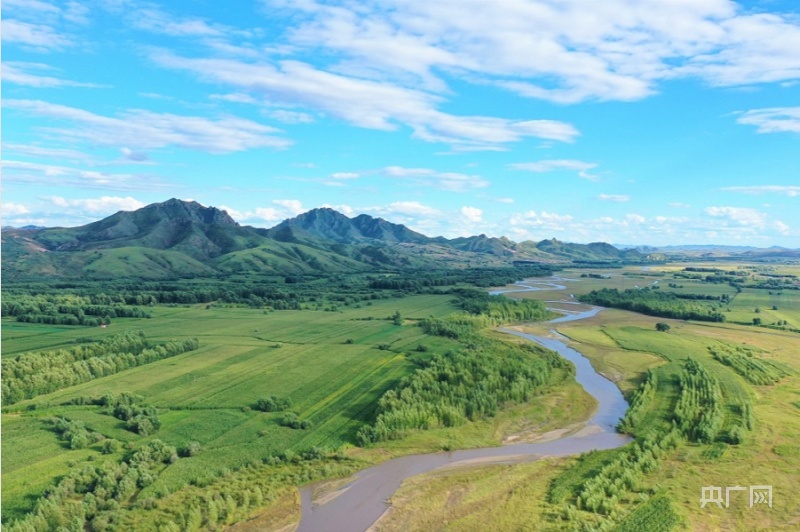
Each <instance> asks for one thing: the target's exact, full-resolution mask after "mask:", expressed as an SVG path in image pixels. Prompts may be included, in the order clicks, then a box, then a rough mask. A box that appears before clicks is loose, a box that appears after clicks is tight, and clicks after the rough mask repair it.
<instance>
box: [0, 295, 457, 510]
mask: <svg viewBox="0 0 800 532" xmlns="http://www.w3.org/2000/svg"><path fill="white" fill-rule="evenodd" d="M450 299H451V298H450V297H449V296H417V297H409V298H404V299H396V300H395V299H393V300H382V301H377V302H375V303H374V304H372V305H368V306H363V307H361V308H354V307H353V308H347V310H346V311H342V312H325V311H309V310H304V311H276V312H269V313H264V312H263V311H261V310H256V309H242V308H213V307H212V308H206V306H205V305H202V306H191V307H155V308H154V309H153V314H154V317H153V318H152V319H119V320H115V322H114V323H113V324H112V325H111V326H110V327H108V329H101V328H98V327H95V328H91V329H87V328H75V327H72V328H69V327H52V326H45V325H36V324H19V323H17V322H13V321H4V324H3V325H4V327H3V335H4V339H3V340H4V341H3V347H4V349H3V350H4V352H5V354H6V356H8V355H9V354H14V353H19V352H20V351H23V350H36V349H41V348H58V347H63V346H69V345H72V343H71V342H72V340H74V339H75V338H77V337H92V338H101V337H103V336H105V335H108V334H110V333H109V331H112V332H122V331H125V330H142V331H144V332H145V333H146V334H147V335H148V338H151V339H154V340H167V339H174V338H176V337H197V338H199V339H200V343H201V348H200V349H198V350H196V351H192V352H188V353H184V354H182V355H178V356H176V357H173V358H170V359H166V360H161V361H158V362H154V363H151V364H147V365H144V366H139V367H136V368H133V369H130V370H127V371H124V372H121V373H118V374H115V375H111V376H108V377H104V378H100V379H96V380H92V381H89V382H86V383H83V384H80V385H77V386H73V387H71V388H68V389H64V390H59V391H57V392H54V393H52V394H49V395H44V396H40V397H37V398H35V399H33V400H29V401H23V402H21V403H18V404H16V405H14V407H13V410H14V411H15V412H14V413H5V414H3V428H4V430H5V431H6V432H5V434H4V436H5V437H4V438H3V510H4V511H3V515H4V519H5V518H8V517H13V516H14V515H17V514H19V512H21V511H23V510H25V509H28V508H30V506H31V504H32V502H33V496H35V495H37V494H41V492H42V491H43V490H44V489H45V488H46V487H47V486H48V485H49V484H51V483H52V482H53V481H54V480H55V479H56V478H58V477H59V476H60V475H63V474H65V473H66V472H67V471H68V470H69V468H70V467H72V466H74V465H75V464H76V463H80V462H84V461H85V460H87V459H89V458H99V456H100V455H99V453H98V451H97V450H98V448H99V446H98V445H95V446H94V448H93V449H82V450H78V451H72V450H68V449H67V448H66V447H65V446H64V445H62V444H61V443H60V442H58V440H57V438H56V434H55V433H54V432H53V431H52V430H50V429H49V428H48V427H47V425H46V424H45V423H44V421H43V420H44V419H45V418H47V417H50V416H53V415H62V416H65V417H67V418H68V419H72V420H80V421H83V422H84V423H85V424H86V426H87V427H88V428H90V429H92V430H94V431H97V432H100V433H101V434H103V435H105V436H106V437H109V438H115V439H117V440H120V441H122V442H131V443H136V444H139V443H140V442H143V441H145V439H142V438H141V437H139V436H137V435H136V434H133V433H131V432H129V431H127V430H125V429H124V424H123V423H122V422H121V421H119V420H118V419H116V418H114V417H112V416H110V415H107V414H105V413H103V409H102V408H101V407H99V406H91V405H87V406H77V405H65V403H69V402H70V401H71V400H72V399H74V398H77V397H99V396H101V395H102V394H103V393H105V392H108V391H112V392H116V393H119V392H120V391H123V390H124V391H130V392H134V393H137V394H139V395H141V396H142V397H143V398H144V400H145V401H146V402H147V403H149V404H152V405H154V406H156V407H158V408H159V409H160V412H161V413H160V418H161V420H162V423H163V427H162V428H161V430H159V431H158V432H157V433H156V434H155V435H153V436H151V437H150V438H152V437H157V438H159V439H161V440H163V441H165V442H166V443H168V444H170V445H174V446H176V447H178V448H180V447H183V446H185V445H187V444H188V443H189V442H191V441H197V442H199V443H200V444H201V446H202V449H203V450H202V452H201V453H200V454H198V455H197V456H196V457H191V458H185V459H182V460H180V461H178V462H176V463H175V464H173V465H172V466H171V467H169V468H167V470H166V471H165V472H164V474H162V475H161V476H160V477H159V480H158V482H157V483H156V484H154V485H152V486H150V487H148V489H147V492H148V493H150V492H152V493H156V492H168V491H174V490H176V489H178V488H180V487H181V486H183V485H185V484H187V483H188V482H190V481H192V480H195V479H197V478H199V477H203V476H208V475H215V474H218V473H219V472H220V471H222V470H225V469H228V470H231V469H236V468H239V467H242V466H243V465H246V464H248V463H250V462H252V461H254V460H261V459H262V458H264V457H266V456H269V455H270V454H273V453H278V452H282V451H285V450H287V449H290V450H295V451H302V450H306V449H310V448H312V447H315V446H319V447H326V448H336V447H340V446H342V445H346V444H349V443H351V442H352V441H353V438H354V434H355V431H356V430H357V429H358V427H360V426H361V425H362V424H363V423H364V422H365V421H366V420H367V419H368V418H369V417H370V415H371V414H372V411H373V409H374V406H375V402H376V400H377V398H378V397H379V396H380V395H381V394H382V393H383V392H384V391H386V390H387V389H388V388H389V387H391V386H393V385H395V384H396V383H397V381H398V380H399V379H400V378H401V377H403V376H405V375H408V374H409V373H410V372H411V371H412V370H413V368H414V364H412V363H411V362H409V361H408V360H407V359H406V357H405V356H403V354H402V353H405V352H411V351H412V350H413V349H415V348H416V347H417V346H418V345H420V344H424V345H425V346H426V347H428V349H429V352H430V353H435V352H441V351H443V350H446V349H448V348H450V347H452V346H454V345H455V344H454V342H452V341H451V340H448V339H445V338H441V337H429V336H426V335H425V334H424V333H423V332H422V330H421V329H420V328H419V327H415V326H414V321H413V320H414V318H422V317H426V316H430V315H434V316H441V315H445V314H448V313H450V312H452V311H453V310H454V309H453V307H452V306H451V303H450ZM395 311H399V312H401V314H402V315H404V316H406V317H407V319H406V325H401V326H397V325H394V324H393V323H392V321H389V320H387V319H386V318H387V317H388V316H390V315H392V314H393V313H394V312H395ZM310 324H313V325H311V326H310ZM380 344H387V345H388V346H389V347H388V348H384V349H379V348H378V346H379V345H380ZM384 347H386V346H384ZM272 394H275V395H279V396H286V397H289V398H290V399H291V400H292V403H293V407H292V410H293V411H295V412H297V413H298V414H299V415H300V417H301V418H303V419H308V420H310V421H311V422H312V423H313V428H312V429H310V430H294V429H291V428H288V427H283V426H281V425H280V424H279V419H280V418H281V417H282V415H283V414H282V413H278V412H275V413H266V412H259V411H256V410H252V407H253V406H254V404H255V403H256V401H257V400H258V399H259V398H261V397H265V396H267V395H272ZM32 450H33V452H32ZM145 495H147V493H145Z"/></svg>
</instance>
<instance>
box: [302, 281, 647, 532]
mask: <svg viewBox="0 0 800 532" xmlns="http://www.w3.org/2000/svg"><path fill="white" fill-rule="evenodd" d="M553 280H559V281H560V280H562V279H560V278H556V279H552V278H551V279H550V280H549V281H536V284H541V285H546V286H550V287H551V288H537V287H533V286H530V285H532V284H534V282H531V281H526V284H525V285H521V284H520V285H519V286H524V287H525V289H523V290H506V291H495V292H492V293H493V294H494V293H502V292H505V293H507V292H516V291H529V290H552V289H553V288H552V287H553V286H560V285H557V284H555V283H553V282H551V281H553ZM564 288H565V287H561V289H564ZM600 310H602V309H601V308H597V307H596V308H592V309H591V310H588V311H586V312H580V313H577V314H571V315H567V316H563V317H561V318H557V319H555V320H552V321H550V322H549V323H553V324H556V323H562V322H565V321H574V320H579V319H584V318H588V317H591V316H594V315H595V314H597V313H598V312H599V311H600ZM501 330H503V331H504V332H506V333H508V334H514V335H516V336H521V337H523V338H527V339H529V340H531V341H533V342H536V343H538V344H540V345H542V346H544V347H546V348H548V349H552V350H553V351H556V352H558V353H559V354H561V356H563V357H564V358H566V359H567V360H569V361H570V362H572V363H573V364H575V380H576V381H577V382H578V383H579V384H581V385H582V386H583V387H584V389H585V390H586V391H587V392H588V393H589V394H590V395H592V396H594V397H595V398H596V399H597V402H598V408H597V411H596V412H595V414H594V415H593V416H592V418H591V419H590V420H589V421H588V423H587V426H586V428H585V429H582V430H581V431H579V432H578V433H577V434H574V435H571V436H566V437H562V438H559V439H555V440H551V441H547V442H541V443H517V444H513V445H504V446H502V447H486V448H481V449H467V450H461V451H450V452H439V453H430V454H418V455H410V456H403V457H401V458H395V459H393V460H388V461H386V462H383V463H381V464H378V465H376V466H373V467H370V468H368V469H364V470H363V471H360V472H358V473H356V474H355V475H354V476H353V477H352V480H351V481H350V482H348V483H347V484H345V485H344V486H343V487H342V488H341V490H340V492H339V494H338V495H336V496H335V497H328V498H327V499H326V500H325V501H324V502H323V503H320V504H317V503H314V502H313V501H312V497H313V490H314V488H315V486H316V485H317V484H310V485H306V486H303V487H302V488H301V489H300V495H301V501H302V518H301V521H300V525H299V527H298V529H297V530H298V531H299V532H317V531H319V532H322V531H325V532H350V531H356V532H361V531H364V530H367V529H368V528H369V527H370V526H371V525H372V524H373V523H375V521H377V520H378V519H379V518H380V516H381V515H382V514H383V513H384V512H385V511H386V509H387V508H388V506H389V505H388V504H387V500H388V499H389V498H390V497H391V496H392V495H393V494H394V492H395V491H397V489H398V488H399V487H400V485H401V484H402V482H403V481H404V480H405V479H407V478H409V477H412V476H414V475H418V474H420V473H425V472H428V471H433V470H435V469H439V468H442V467H448V466H449V467H452V466H459V465H469V464H470V463H471V462H480V463H486V462H487V461H488V462H491V463H520V462H528V461H533V460H537V459H539V458H541V457H543V456H568V455H573V454H579V453H583V452H587V451H591V450H603V449H613V448H615V447H620V446H622V445H625V444H626V443H628V442H630V441H631V438H630V437H628V436H625V435H622V434H618V433H617V432H616V431H615V430H614V427H615V426H616V424H617V422H618V421H619V420H620V419H621V418H622V416H623V415H625V411H626V409H627V408H628V404H627V402H625V399H624V397H623V396H622V393H621V392H620V391H619V388H617V386H616V385H615V384H614V383H613V382H611V381H610V380H608V379H607V378H605V377H604V376H602V375H600V374H599V373H597V372H596V371H594V368H592V365H591V364H590V363H589V360H588V359H587V358H585V357H584V356H583V355H582V354H580V353H579V352H578V351H576V350H574V349H572V348H570V347H568V346H567V345H566V344H565V343H564V342H562V341H561V340H559V339H557V338H545V337H541V336H534V335H530V334H525V333H522V332H519V331H513V330H510V329H501ZM556 334H557V333H556Z"/></svg>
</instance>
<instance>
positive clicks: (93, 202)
mask: <svg viewBox="0 0 800 532" xmlns="http://www.w3.org/2000/svg"><path fill="white" fill-rule="evenodd" d="M44 199H47V200H49V201H50V202H51V203H52V204H53V205H55V206H56V207H66V208H78V209H81V210H83V211H85V212H88V213H92V214H98V213H99V214H105V213H114V212H117V211H135V210H136V209H141V208H142V207H144V206H145V204H144V203H142V202H141V201H139V200H137V199H135V198H132V197H130V196H126V197H124V198H123V197H118V196H101V197H99V198H85V199H67V198H63V197H61V196H49V197H45V198H44Z"/></svg>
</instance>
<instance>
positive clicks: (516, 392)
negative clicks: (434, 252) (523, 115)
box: [358, 291, 574, 445]
mask: <svg viewBox="0 0 800 532" xmlns="http://www.w3.org/2000/svg"><path fill="white" fill-rule="evenodd" d="M478 294H481V295H480V296H478ZM484 295H485V294H482V293H480V292H478V291H465V292H463V293H462V294H461V298H462V299H463V302H464V306H465V307H467V308H470V309H471V310H475V311H480V313H479V314H477V315H473V314H469V313H460V314H455V315H452V316H450V317H447V318H428V319H424V320H420V322H419V326H420V327H422V328H423V329H424V330H425V332H426V333H427V334H431V335H438V336H446V337H450V338H453V339H456V340H458V341H460V342H461V343H462V344H464V347H463V348H462V349H458V350H450V351H448V352H446V353H444V354H440V355H435V356H433V357H432V358H431V359H429V360H425V361H422V362H420V365H421V367H420V368H419V369H418V370H417V371H415V372H414V373H413V374H412V375H411V376H410V377H405V378H403V379H402V380H401V382H400V384H399V385H398V387H397V388H395V389H392V390H389V391H387V392H386V393H385V394H384V395H383V396H382V397H381V398H380V400H379V401H378V409H377V417H376V419H375V421H374V422H373V423H372V424H371V425H368V426H365V427H363V428H362V429H361V430H360V431H359V433H358V440H359V442H360V443H361V444H362V445H366V444H369V443H374V442H380V441H385V440H391V439H398V438H402V437H403V436H404V435H405V434H407V433H408V431H411V430H417V429H419V430H427V429H433V428H438V427H454V426H458V425H462V424H464V423H466V422H468V421H475V420H478V419H483V418H486V417H491V416H494V415H495V414H496V413H497V411H498V410H499V409H500V408H502V407H503V405H505V404H518V403H523V402H526V401H528V400H529V399H530V398H531V397H532V396H533V395H535V394H537V393H538V392H539V391H540V390H541V389H542V387H543V386H544V385H545V384H546V383H548V382H549V381H550V378H551V374H552V370H553V368H561V369H565V370H567V371H568V372H570V371H574V368H573V367H572V366H571V365H570V364H569V362H567V361H566V360H564V359H563V358H561V357H560V356H559V355H558V354H556V353H554V352H551V351H547V350H545V349H542V348H540V347H538V346H535V345H533V344H510V343H507V342H503V341H500V340H495V339H490V338H486V337H485V336H482V335H480V334H479V333H478V331H479V329H480V328H482V327H485V326H487V325H496V324H497V323H499V322H500V321H505V322H508V321H513V320H516V319H530V316H541V315H543V313H544V312H546V311H544V307H543V305H542V304H541V303H538V302H536V303H538V305H536V304H532V305H530V307H529V305H527V304H520V305H519V307H518V306H517V305H516V303H514V302H511V301H510V300H507V299H506V298H503V297H498V296H486V297H487V299H485V298H484ZM526 303H528V302H526ZM530 303H533V302H530ZM539 307H541V308H539ZM532 309H538V311H537V312H532ZM520 317H522V318H520Z"/></svg>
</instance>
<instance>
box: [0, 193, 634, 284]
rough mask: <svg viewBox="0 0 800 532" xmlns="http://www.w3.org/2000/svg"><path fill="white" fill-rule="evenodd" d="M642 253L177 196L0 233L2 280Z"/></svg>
mask: <svg viewBox="0 0 800 532" xmlns="http://www.w3.org/2000/svg"><path fill="white" fill-rule="evenodd" d="M644 257H645V256H644V255H643V254H642V253H640V252H639V251H637V250H635V249H629V250H625V251H620V250H619V249H617V248H615V247H614V246H611V245H610V244H606V243H602V242H599V243H592V244H571V243H565V242H560V241H558V240H555V239H553V240H543V241H541V242H538V243H536V242H522V243H519V244H517V243H515V242H513V241H511V240H509V239H507V238H505V237H502V238H494V237H488V236H486V235H478V236H472V237H463V238H454V239H452V240H448V239H446V238H443V237H436V238H431V237H428V236H425V235H423V234H421V233H417V232H415V231H412V230H411V229H409V228H407V227H406V226H404V225H401V224H394V223H392V222H389V221H387V220H384V219H382V218H374V217H372V216H368V215H365V214H362V215H360V216H357V217H355V218H349V217H347V216H345V215H343V214H341V213H339V212H336V211H335V210H333V209H327V208H325V209H314V210H311V211H309V212H307V213H304V214H301V215H299V216H297V217H295V218H291V219H288V220H285V221H283V222H281V223H280V224H278V225H277V226H275V227H273V228H271V229H259V228H254V227H249V226H242V225H239V224H238V223H236V221H234V220H233V218H231V217H230V216H229V215H228V214H227V213H226V212H225V211H223V210H220V209H217V208H214V207H204V206H202V205H200V204H199V203H196V202H193V201H188V202H187V201H181V200H178V199H170V200H168V201H165V202H163V203H154V204H152V205H148V206H146V207H143V208H141V209H138V210H136V211H131V212H126V211H120V212H118V213H116V214H113V215H111V216H109V217H107V218H104V219H102V220H99V221H97V222H93V223H90V224H87V225H83V226H80V227H71V228H64V227H59V228H23V229H14V228H4V229H3V231H2V270H3V271H2V273H3V275H4V276H5V278H6V280H15V279H23V278H40V277H43V276H45V277H53V278H80V279H110V278H141V279H170V278H179V277H206V276H215V275H230V274H238V273H242V274H246V273H252V272H258V273H266V274H276V275H296V274H305V273H314V272H326V273H329V272H357V271H370V270H375V269H376V268H378V269H388V270H397V269H406V268H442V267H445V268H446V267H464V266H501V265H503V264H510V263H511V262H512V261H514V260H523V261H546V262H569V261H573V260H577V261H593V262H597V261H602V262H619V261H623V260H624V261H632V262H637V261H642V260H643V259H644Z"/></svg>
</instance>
